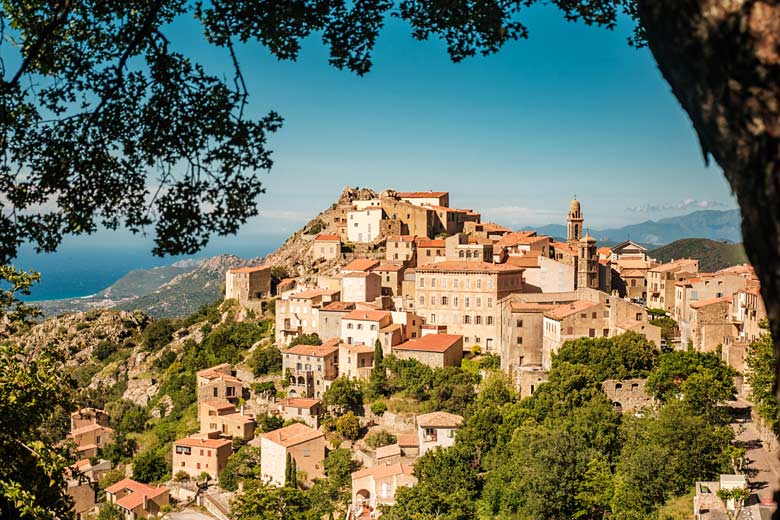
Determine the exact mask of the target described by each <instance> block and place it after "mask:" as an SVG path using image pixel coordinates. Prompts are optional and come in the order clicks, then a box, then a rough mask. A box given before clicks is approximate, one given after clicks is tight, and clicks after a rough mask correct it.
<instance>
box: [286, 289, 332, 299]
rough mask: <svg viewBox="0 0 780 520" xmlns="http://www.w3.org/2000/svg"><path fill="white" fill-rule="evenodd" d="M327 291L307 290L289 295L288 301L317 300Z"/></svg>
mask: <svg viewBox="0 0 780 520" xmlns="http://www.w3.org/2000/svg"><path fill="white" fill-rule="evenodd" d="M327 293H328V291H326V290H324V289H309V290H307V291H301V292H299V293H295V294H291V295H290V299H291V300H311V299H313V298H317V297H319V296H323V295H325V294H327Z"/></svg>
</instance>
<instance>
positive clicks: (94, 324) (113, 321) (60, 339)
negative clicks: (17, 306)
mask: <svg viewBox="0 0 780 520" xmlns="http://www.w3.org/2000/svg"><path fill="white" fill-rule="evenodd" d="M149 321H150V318H149V317H148V316H147V315H145V314H143V313H141V312H126V311H106V310H91V311H87V312H77V313H75V314H66V315H64V316H59V317H57V318H51V319H48V320H45V321H43V322H41V323H38V324H36V325H34V326H33V327H32V329H31V330H30V331H29V332H27V333H25V334H24V335H23V336H20V337H19V342H20V343H21V344H22V345H23V346H24V347H26V348H30V349H35V348H36V347H38V346H41V345H50V346H54V347H56V348H59V349H60V350H62V352H63V353H65V354H66V355H67V357H68V364H69V365H77V364H80V363H83V362H85V361H88V360H89V359H90V358H91V357H92V353H93V351H94V349H95V347H96V346H97V345H99V344H100V343H102V342H105V341H108V342H111V343H115V344H119V343H122V341H124V339H125V338H129V337H131V336H133V335H135V334H137V333H139V332H141V330H143V328H144V327H146V325H147V324H148V323H149Z"/></svg>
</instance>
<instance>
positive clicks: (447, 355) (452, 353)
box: [393, 341, 463, 368]
mask: <svg viewBox="0 0 780 520" xmlns="http://www.w3.org/2000/svg"><path fill="white" fill-rule="evenodd" d="M393 354H395V355H396V356H397V357H398V358H399V359H414V360H417V361H419V362H420V363H422V364H424V365H428V366H429V367H433V368H442V367H457V366H460V361H461V359H462V358H463V343H462V341H459V342H457V343H455V344H454V345H453V346H452V347H450V348H449V349H447V350H446V351H445V352H443V353H442V352H427V351H421V350H393Z"/></svg>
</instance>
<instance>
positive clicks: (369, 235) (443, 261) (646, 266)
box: [69, 190, 766, 520]
mask: <svg viewBox="0 0 780 520" xmlns="http://www.w3.org/2000/svg"><path fill="white" fill-rule="evenodd" d="M585 215H586V212H585V209H584V208H583V206H582V204H581V202H580V201H578V200H576V199H574V200H572V201H571V202H570V204H569V207H568V213H567V218H566V226H567V230H568V232H567V236H566V237H561V238H560V239H558V238H555V237H551V236H544V235H540V234H538V233H536V232H535V231H530V230H524V231H515V230H512V229H509V228H506V227H504V226H501V225H499V224H496V223H492V222H483V221H482V219H481V215H480V213H479V212H477V211H474V210H472V209H458V208H454V207H451V205H450V200H449V194H448V193H447V192H444V191H440V192H435V191H427V192H396V191H394V190H386V191H383V192H381V193H380V194H377V193H375V192H372V191H370V190H361V191H358V190H352V191H349V190H345V195H342V197H341V199H340V200H339V202H338V203H337V204H334V205H333V206H332V207H331V208H330V210H328V211H326V212H324V213H323V214H321V215H320V217H318V218H317V219H315V221H313V222H311V223H310V224H309V225H307V228H306V231H305V232H304V233H302V234H300V235H299V236H298V237H297V238H296V240H297V241H298V242H297V243H298V244H299V247H298V250H299V251H298V256H297V257H296V260H295V261H294V262H290V261H289V258H287V259H284V258H283V256H282V255H276V256H274V255H271V257H269V260H270V261H268V263H264V264H261V265H256V266H247V267H240V268H234V269H230V270H228V271H227V272H226V273H225V296H224V305H225V306H227V307H226V308H230V309H232V310H230V311H229V313H232V314H231V315H240V316H242V317H243V318H242V319H243V320H244V321H246V322H253V321H255V322H258V321H261V320H263V319H266V320H272V321H269V323H272V324H273V327H272V328H271V329H270V330H269V331H268V334H269V338H268V341H267V344H266V346H265V347H263V350H262V351H263V352H272V351H273V350H276V351H277V352H278V355H279V356H280V359H279V360H278V361H274V362H275V363H276V362H278V364H279V366H278V367H277V370H276V372H275V373H276V374H278V375H276V376H274V375H272V373H274V371H273V370H267V371H266V370H255V372H254V374H253V373H252V372H251V371H249V372H247V370H246V369H245V368H242V367H240V366H237V365H235V364H232V363H220V364H217V365H214V366H210V367H208V368H203V369H201V370H199V371H197V372H196V373H195V377H194V381H193V382H192V383H185V384H193V385H194V390H195V392H196V396H197V398H196V403H197V418H196V422H197V426H196V428H195V429H197V431H191V432H190V433H188V434H187V435H186V436H182V437H178V438H175V439H173V440H172V442H171V444H170V451H169V453H168V454H167V455H166V457H165V459H166V461H168V463H169V464H170V475H171V476H172V480H170V481H169V482H167V483H166V485H161V486H151V485H149V484H145V483H141V482H139V481H137V480H135V479H133V478H130V474H128V477H127V478H123V479H122V480H119V481H118V482H116V483H114V484H112V485H111V486H109V487H107V488H106V489H105V500H106V502H107V503H109V504H113V505H114V506H115V507H117V508H118V509H119V510H120V511H121V512H122V514H123V515H124V516H125V517H126V518H128V519H130V518H145V517H150V516H157V515H158V514H164V513H165V512H166V511H169V510H170V504H171V501H172V500H175V501H176V502H177V503H182V502H183V503H191V502H192V503H197V504H199V505H202V506H203V507H204V508H206V509H207V510H208V512H209V513H208V514H210V515H213V516H215V517H217V518H220V519H222V520H228V519H230V518H234V516H233V515H234V512H231V508H233V509H235V505H234V502H232V501H231V499H234V497H235V496H238V497H239V498H240V497H241V496H243V495H242V491H241V487H240V486H239V487H238V489H236V487H235V486H233V485H230V484H227V483H226V482H232V480H229V479H226V477H225V471H226V470H227V471H228V472H229V473H230V475H231V477H230V479H233V478H234V477H233V474H234V472H235V470H236V468H235V464H238V463H237V462H232V461H234V460H236V457H237V456H238V455H239V454H241V457H242V458H241V459H240V460H241V462H240V463H241V464H244V466H242V467H244V469H245V471H248V472H249V473H250V474H252V475H253V478H254V479H255V480H256V481H257V482H260V483H262V484H263V485H264V486H270V487H279V488H285V487H290V486H292V487H293V488H296V489H297V488H300V489H309V488H311V489H317V488H316V486H317V482H318V481H320V480H321V479H324V478H325V477H326V476H327V477H328V478H329V479H330V478H333V477H332V475H333V470H332V469H331V470H329V467H330V468H332V464H333V463H331V462H329V461H330V460H331V458H332V454H333V453H342V454H343V453H346V455H345V457H346V460H347V461H349V463H348V464H347V466H346V467H347V468H349V469H348V470H347V472H346V473H345V474H344V475H343V478H344V479H345V485H346V486H347V488H348V489H350V490H351V491H350V493H349V498H348V501H347V502H348V503H347V504H346V505H345V510H344V511H341V512H337V514H339V515H340V514H342V513H343V514H344V515H345V516H344V518H346V519H347V520H357V519H368V518H376V517H378V516H381V514H382V512H383V510H384V508H387V507H389V506H392V505H393V504H394V503H395V497H396V491H397V490H399V489H401V488H404V487H410V486H415V484H417V483H418V476H419V472H416V471H415V463H416V462H417V461H418V460H420V458H421V457H423V456H425V454H426V453H428V452H431V451H432V450H436V449H437V448H438V447H441V448H448V447H453V446H454V445H455V443H456V438H457V435H458V433H457V432H458V430H459V429H460V428H461V427H462V426H463V424H464V415H461V414H460V413H452V408H450V409H449V411H448V410H445V409H431V408H428V409H426V410H425V413H419V410H418V409H415V408H414V407H412V408H410V409H409V411H408V412H406V413H405V412H403V411H402V410H401V409H400V408H399V407H402V406H401V405H399V404H398V403H396V407H397V408H399V409H393V410H389V409H388V408H387V406H386V404H385V403H384V402H383V401H382V400H381V399H379V400H377V401H375V402H374V403H373V404H372V405H371V406H370V407H367V406H365V407H364V406H363V405H362V402H355V400H356V399H357V398H355V397H354V396H355V395H357V393H356V392H358V391H361V390H360V389H363V390H362V391H365V392H366V393H373V394H374V395H375V396H380V397H381V396H382V390H381V388H380V389H379V390H377V389H376V388H377V387H379V386H381V385H383V384H385V385H386V383H384V382H385V381H386V378H387V374H388V373H389V372H393V373H394V374H402V375H401V376H399V377H407V376H404V375H403V374H404V370H407V371H409V373H410V374H411V373H413V371H414V370H418V369H419V370H422V369H420V368H419V367H428V368H425V370H430V371H432V372H431V373H433V374H442V376H441V377H443V378H445V379H446V378H447V377H450V378H465V379H464V381H468V382H466V383H464V387H470V389H469V390H468V391H469V392H471V394H473V392H474V388H477V387H478V382H479V380H480V379H481V378H487V379H486V380H488V381H489V380H490V377H489V374H490V373H495V372H497V373H500V374H503V375H502V376H501V377H502V378H505V380H506V381H507V382H508V385H509V387H511V392H513V393H514V395H515V396H516V399H523V398H527V397H529V396H533V395H534V394H535V392H537V391H538V390H539V388H540V387H541V386H542V385H544V384H545V383H546V382H547V381H548V380H549V379H550V374H551V371H553V370H554V369H555V359H556V356H557V355H558V354H559V352H560V351H561V349H562V348H564V346H565V345H567V344H569V343H571V342H572V341H575V340H580V339H582V338H586V339H589V340H593V341H594V342H595V341H598V340H599V339H615V338H629V339H630V341H632V342H638V344H641V345H647V346H648V348H650V349H652V350H655V351H657V352H674V351H686V352H694V353H696V352H698V353H707V354H712V355H714V356H717V358H719V359H720V360H722V362H723V364H724V365H725V366H728V367H731V369H733V370H734V373H735V374H742V373H744V372H745V369H746V355H747V354H746V353H747V351H748V350H749V345H750V344H751V343H752V342H754V341H757V340H759V338H760V337H761V335H762V322H763V321H764V320H765V319H766V312H765V309H764V306H763V302H762V300H761V296H760V292H759V282H758V280H757V278H756V276H755V273H754V271H753V269H752V268H751V267H750V266H748V265H740V266H735V267H731V268H728V269H723V270H721V271H717V272H710V273H707V272H700V271H699V264H698V261H697V260H694V259H689V258H681V259H675V260H673V261H671V262H668V263H659V262H656V261H655V260H654V259H653V258H650V257H649V256H648V251H647V249H646V248H645V247H643V246H642V245H640V244H637V243H634V242H632V241H626V242H623V243H620V244H616V245H612V246H600V245H599V244H598V242H597V241H596V239H594V238H593V237H592V236H591V235H590V234H589V233H588V231H587V226H586V219H585ZM301 251H303V252H302V253H301ZM274 260H279V264H277V263H274ZM282 264H283V265H282ZM236 313H237V314H236ZM269 316H270V318H269ZM223 319H224V317H223ZM210 328H211V326H210V325H209V329H210ZM201 330H204V329H201ZM187 334H191V332H187ZM594 345H598V343H594ZM252 348H253V349H256V350H257V351H258V352H259V351H260V347H258V345H254V346H253V347H252ZM269 356H273V354H269ZM269 359H270V358H269ZM602 361H603V360H602ZM719 362H720V361H719ZM388 363H391V365H388ZM388 366H390V367H393V368H390V369H388V368H387V367H388ZM448 370H449V371H450V372H447V371H448ZM469 371H471V372H469ZM629 372H630V373H631V377H627V378H612V377H611V376H606V377H605V378H602V379H603V381H602V382H601V383H600V384H601V389H602V390H603V392H604V394H605V395H606V398H607V399H608V400H609V403H610V406H611V407H612V410H613V411H615V412H618V413H626V414H628V413H634V412H636V411H638V410H641V409H643V408H644V407H647V406H651V405H652V404H653V403H654V402H656V397H654V395H653V394H652V393H651V392H650V391H649V390H648V389H646V382H647V376H646V374H647V373H648V370H644V371H642V370H639V371H636V370H635V371H634V372H631V371H629ZM266 373H267V374H268V375H265V374H266ZM258 374H262V377H258ZM446 374H449V375H446ZM469 374H473V376H474V377H475V379H473V380H471V379H469V378H470V377H472V376H471V375H469ZM640 374H643V375H644V377H636V376H637V375H640ZM409 377H410V378H411V379H413V378H414V377H415V376H409ZM434 377H435V376H434ZM729 377H731V376H729ZM738 381H739V388H737V391H738V392H739V394H740V395H743V396H747V395H748V394H749V390H750V389H749V385H748V383H747V382H746V381H743V379H742V378H741V376H739V377H738ZM420 391H423V390H420ZM656 395H657V394H656ZM125 396H126V397H127V391H126V392H125ZM334 396H337V397H334ZM358 401H359V399H358ZM430 402H432V403H435V402H437V401H436V400H434V399H432V400H430ZM409 406H411V404H410V405H409ZM463 406H464V407H465V403H464V405H463ZM464 409H465V408H464ZM459 410H460V409H459ZM161 417H162V415H161ZM269 421H270V422H274V421H278V423H277V422H274V426H269V424H270V423H269ZM334 431H335V432H338V435H336V436H335V437H334V436H333V435H332V433H331V432H334ZM366 431H367V432H368V434H367V435H366V434H365V432H366ZM361 432H362V433H361ZM115 436H116V434H115V432H114V430H113V429H112V428H111V427H110V426H109V418H108V414H107V413H106V411H104V410H101V409H97V408H84V409H82V410H79V411H77V412H74V413H73V414H72V416H71V432H70V434H69V439H70V440H72V441H73V442H74V443H75V445H76V447H77V450H78V453H79V455H80V461H79V462H78V463H77V466H78V470H79V472H80V473H82V474H87V475H89V479H88V481H87V482H86V483H84V481H83V480H76V479H74V480H73V481H72V485H71V487H70V488H69V492H70V494H71V495H72V496H73V497H74V499H75V500H76V504H77V505H76V511H77V512H79V513H80V514H83V515H84V516H85V517H86V516H88V515H89V514H90V512H91V511H94V510H95V507H96V503H95V495H94V492H93V491H92V490H93V488H94V485H93V483H94V482H96V481H98V480H100V477H101V475H103V474H105V473H106V471H108V470H109V469H110V467H111V465H110V463H108V465H107V466H106V464H107V462H106V461H104V460H102V459H101V458H100V457H99V455H100V454H101V453H103V452H104V450H105V449H106V447H107V446H109V445H112V444H113V443H115V442H116V439H115ZM249 448H252V449H256V450H257V451H256V454H257V455H253V456H254V457H256V458H254V459H253V458H251V457H249V456H247V455H246V453H247V452H246V451H245V450H247V449H249ZM329 454H330V455H329ZM247 457H249V458H247ZM198 482H201V483H205V484H204V485H205V487H203V485H201V484H197V483H198ZM707 484H708V485H709V488H707V489H717V488H722V489H724V490H727V491H728V490H733V489H743V488H745V487H746V486H747V481H746V480H745V478H744V477H743V476H742V475H728V474H726V475H723V477H722V478H721V481H720V482H709V483H707ZM697 486H698V484H697ZM705 488H706V486H702V487H697V490H704V489H705ZM236 491H238V495H236V494H235V492H236ZM713 492H714V491H713ZM713 492H710V491H706V492H705V491H701V493H699V491H697V494H696V500H697V501H696V502H695V504H696V505H695V507H699V506H701V504H702V503H706V504H709V505H708V506H707V507H709V508H711V509H712V511H716V510H717V511H720V509H723V512H724V514H725V511H726V508H729V507H731V508H732V509H733V505H734V503H733V502H731V503H729V502H724V503H720V502H718V501H717V500H714V499H713V498H712V497H713V495H712V493H713ZM729 492H731V491H729ZM700 495H701V496H700ZM718 496H720V495H718ZM729 496H732V495H729ZM733 496H735V497H736V496H737V495H736V494H734V495H733ZM713 504H714V505H713ZM729 504H731V506H730V505H729ZM243 507H246V505H245V504H244V506H243ZM702 507H703V506H702ZM702 511H703V509H702ZM698 512H699V511H698V510H697V513H698ZM331 514H332V511H331ZM241 518H248V517H241ZM263 518H265V517H263ZM295 518H298V517H295ZM301 518H303V517H301ZM701 518H720V517H718V516H712V517H708V516H701Z"/></svg>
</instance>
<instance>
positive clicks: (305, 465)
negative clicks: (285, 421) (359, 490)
mask: <svg viewBox="0 0 780 520" xmlns="http://www.w3.org/2000/svg"><path fill="white" fill-rule="evenodd" d="M260 450H261V451H262V453H263V456H262V459H261V463H260V472H261V474H262V479H263V481H264V482H266V483H268V484H270V485H272V486H277V487H281V486H283V485H284V484H285V469H286V468H287V460H288V455H289V457H290V458H292V459H294V460H295V465H296V467H297V469H298V471H299V472H301V473H300V474H305V475H306V482H305V484H311V482H313V481H314V480H315V479H318V478H322V477H324V476H325V466H324V461H325V434H324V433H322V432H320V431H317V430H315V429H314V428H310V427H308V426H306V425H305V424H301V423H293V424H291V425H290V426H286V427H284V428H279V429H278V430H273V431H270V432H268V433H264V434H263V435H261V436H260Z"/></svg>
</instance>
